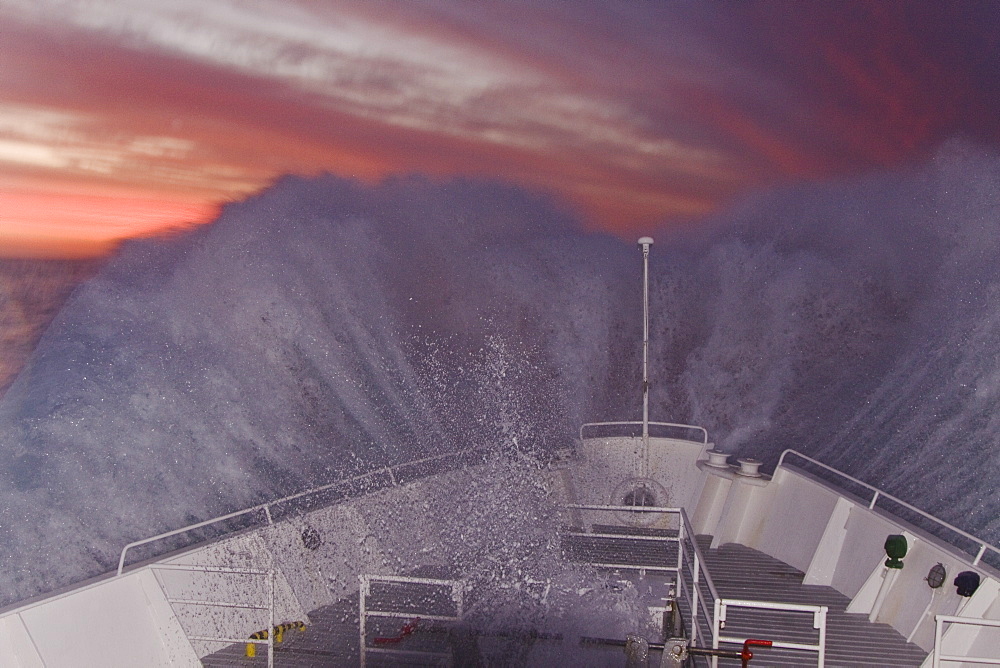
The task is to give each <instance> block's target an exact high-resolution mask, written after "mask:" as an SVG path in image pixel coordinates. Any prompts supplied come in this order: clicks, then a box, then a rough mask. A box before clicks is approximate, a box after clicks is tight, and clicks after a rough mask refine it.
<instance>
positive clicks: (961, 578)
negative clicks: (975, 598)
mask: <svg viewBox="0 0 1000 668" xmlns="http://www.w3.org/2000/svg"><path fill="white" fill-rule="evenodd" d="M955 586H956V587H957V588H958V589H957V593H958V595H959V596H964V597H966V598H968V597H969V596H972V595H973V594H975V593H976V590H977V589H979V573H977V572H975V571H962V572H961V573H959V574H958V575H957V576H956V577H955Z"/></svg>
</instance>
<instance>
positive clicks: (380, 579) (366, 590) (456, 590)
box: [358, 575, 465, 668]
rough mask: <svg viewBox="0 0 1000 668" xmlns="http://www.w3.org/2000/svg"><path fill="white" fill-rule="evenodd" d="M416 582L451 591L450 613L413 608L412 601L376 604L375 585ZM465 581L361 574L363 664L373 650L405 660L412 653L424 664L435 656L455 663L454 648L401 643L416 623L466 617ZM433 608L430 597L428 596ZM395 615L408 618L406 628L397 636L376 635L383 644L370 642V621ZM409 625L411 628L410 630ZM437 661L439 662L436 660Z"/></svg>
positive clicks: (403, 661) (418, 585) (404, 618)
mask: <svg viewBox="0 0 1000 668" xmlns="http://www.w3.org/2000/svg"><path fill="white" fill-rule="evenodd" d="M373 584H381V585H390V586H392V585H401V586H404V587H405V586H407V585H413V586H417V587H431V588H438V589H441V590H444V591H447V594H448V598H450V599H451V605H452V606H453V607H452V609H451V610H449V611H447V612H448V614H441V613H442V612H443V611H441V610H437V611H434V610H433V609H431V610H421V611H417V610H414V609H413V606H412V602H410V603H411V604H410V605H407V604H406V602H405V601H395V600H390V601H382V603H383V604H388V607H385V605H383V606H379V605H377V604H376V605H372V598H371V597H372V585H373ZM464 596H465V585H464V583H463V582H461V581H460V580H442V579H438V578H421V577H410V576H405V575H362V576H360V587H359V592H358V606H359V611H358V612H359V614H358V632H359V636H360V653H361V654H360V662H361V668H365V666H366V665H368V655H369V654H383V655H390V656H391V655H396V660H397V661H399V662H400V663H405V660H404V659H403V657H405V656H407V655H409V656H410V659H412V660H414V661H419V663H420V664H421V665H423V662H426V661H427V660H428V659H430V658H435V659H438V660H440V661H443V662H445V663H446V664H447V665H451V664H450V663H449V661H450V660H451V658H452V656H451V654H450V652H442V651H440V650H441V648H437V651H436V650H435V649H434V648H427V647H424V648H409V649H408V648H406V647H400V646H398V645H397V643H399V642H401V641H402V640H405V638H406V636H407V635H409V634H411V633H413V631H415V630H416V624H417V623H418V622H419V623H425V624H426V623H427V622H444V623H455V622H459V621H461V619H462V615H463V614H464V609H463V608H464ZM424 602H425V603H428V605H429V607H430V608H433V606H432V605H430V601H429V600H426V601H424ZM372 618H375V619H378V618H382V619H395V620H399V621H404V620H405V623H404V624H403V627H402V628H403V629H404V630H403V631H402V632H401V634H400V635H399V636H398V637H395V638H392V637H390V638H376V639H375V642H376V643H377V642H378V641H379V640H381V641H382V644H381V646H378V645H373V644H371V643H369V638H368V633H369V621H370V620H371V619H372ZM407 629H408V630H407ZM434 665H437V664H436V663H435V664H434Z"/></svg>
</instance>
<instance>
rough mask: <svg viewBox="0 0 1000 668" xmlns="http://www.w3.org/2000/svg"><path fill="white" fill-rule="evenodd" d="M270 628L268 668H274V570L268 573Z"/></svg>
mask: <svg viewBox="0 0 1000 668" xmlns="http://www.w3.org/2000/svg"><path fill="white" fill-rule="evenodd" d="M267 593H268V608H269V609H268V615H267V617H268V620H269V622H268V627H267V668H274V570H273V569H272V570H270V571H268V572H267Z"/></svg>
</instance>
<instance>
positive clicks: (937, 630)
mask: <svg viewBox="0 0 1000 668" xmlns="http://www.w3.org/2000/svg"><path fill="white" fill-rule="evenodd" d="M943 626H944V624H943V623H942V621H941V616H940V615H935V616H934V651H933V652H932V653H931V656H933V657H934V661H933V663H932V664H931V665H932V666H934V668H941V653H942V651H941V638H942V636H943V629H942V627H943Z"/></svg>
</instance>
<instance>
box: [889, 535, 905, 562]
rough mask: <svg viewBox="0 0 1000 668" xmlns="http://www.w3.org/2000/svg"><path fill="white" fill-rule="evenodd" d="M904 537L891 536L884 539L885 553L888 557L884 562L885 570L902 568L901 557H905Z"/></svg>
mask: <svg viewBox="0 0 1000 668" xmlns="http://www.w3.org/2000/svg"><path fill="white" fill-rule="evenodd" d="M906 548H907V545H906V536H903V535H901V534H893V535H891V536H889V537H888V538H886V539H885V553H886V555H887V556H888V557H889V558H888V559H886V560H885V565H886V567H887V568H902V567H903V561H902V559H903V557H905V556H906Z"/></svg>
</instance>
